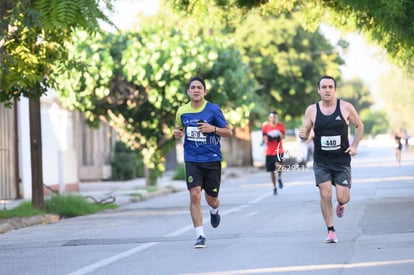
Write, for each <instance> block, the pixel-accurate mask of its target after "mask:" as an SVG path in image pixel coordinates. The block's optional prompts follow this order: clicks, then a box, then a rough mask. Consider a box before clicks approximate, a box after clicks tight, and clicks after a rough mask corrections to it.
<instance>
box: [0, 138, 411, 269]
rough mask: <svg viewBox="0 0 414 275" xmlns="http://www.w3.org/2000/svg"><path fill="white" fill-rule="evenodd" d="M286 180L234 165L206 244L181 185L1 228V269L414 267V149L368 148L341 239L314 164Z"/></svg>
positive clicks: (358, 161) (357, 163)
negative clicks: (275, 187)
mask: <svg viewBox="0 0 414 275" xmlns="http://www.w3.org/2000/svg"><path fill="white" fill-rule="evenodd" d="M283 178H284V182H285V188H284V189H283V190H280V191H279V194H278V195H277V196H274V195H273V192H272V187H271V184H270V177H269V175H268V174H267V173H266V172H264V170H255V169H239V170H237V169H236V170H234V174H233V177H227V178H226V179H225V180H224V181H223V184H222V188H221V191H220V192H221V193H220V197H221V208H220V211H221V215H222V222H221V224H220V226H219V227H218V228H216V229H213V228H212V227H211V226H210V224H209V214H208V208H207V207H206V206H205V207H204V214H205V215H204V217H205V219H204V223H205V233H206V234H207V247H206V248H204V249H194V248H193V244H194V242H195V239H196V236H195V233H194V230H193V228H192V225H191V219H190V216H189V212H188V204H189V203H188V193H187V191H182V192H178V193H173V194H168V195H164V196H159V197H154V198H152V199H149V200H147V201H142V202H139V203H129V204H126V205H123V206H122V207H121V208H120V209H117V210H115V211H114V210H111V211H108V212H105V213H99V214H95V215H90V216H84V217H78V218H72V219H67V220H62V221H59V222H57V223H53V224H43V225H36V226H31V227H26V228H22V229H18V230H14V231H9V232H6V233H4V234H1V235H0V274H5V275H6V274H17V275H20V274H30V275H32V274H42V275H49V274H51V275H52V274H53V275H56V274H73V275H74V274H100V275H102V274H111V275H112V274H145V275H147V274H157V275H159V274H214V275H217V274H307V275H308V274H318V275H319V274H323V275H324V274H341V275H347V274H352V275H354V274H357V275H358V274H364V275H366V274H377V275H381V274H387V275H388V274H399V275H401V274H403V275H404V274H414V155H413V153H406V152H404V153H403V161H402V164H401V165H400V166H398V165H396V164H395V162H394V153H393V149H392V147H368V146H361V148H360V152H359V155H358V156H357V157H355V158H354V159H353V187H352V189H351V196H352V197H351V202H350V204H349V205H348V207H347V209H346V212H345V216H344V217H343V218H341V219H339V218H336V217H335V227H336V229H337V237H338V239H339V242H338V243H337V244H325V243H324V240H325V238H326V235H327V232H326V228H325V225H324V223H323V219H322V215H321V213H320V208H319V193H318V190H317V188H316V187H315V186H314V181H313V171H312V170H311V169H309V168H307V169H296V170H294V171H293V170H290V171H286V172H285V173H284V174H283ZM204 205H205V204H204Z"/></svg>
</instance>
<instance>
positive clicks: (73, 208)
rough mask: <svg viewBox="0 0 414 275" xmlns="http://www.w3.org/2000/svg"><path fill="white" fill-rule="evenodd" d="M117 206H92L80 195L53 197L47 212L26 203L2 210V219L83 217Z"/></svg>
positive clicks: (0, 212)
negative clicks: (55, 216)
mask: <svg viewBox="0 0 414 275" xmlns="http://www.w3.org/2000/svg"><path fill="white" fill-rule="evenodd" d="M116 207H117V206H116V205H115V204H92V203H90V202H89V201H87V199H86V198H85V197H83V196H80V195H64V196H63V195H53V196H52V197H50V198H48V199H46V200H45V210H39V209H37V208H33V205H32V203H31V202H29V201H26V202H23V203H21V204H19V205H18V206H17V207H15V208H13V209H10V210H1V211H0V219H4V218H15V217H32V216H36V215H44V214H57V215H60V216H64V217H75V216H83V215H88V214H93V213H97V212H99V211H102V210H105V209H113V208H116Z"/></svg>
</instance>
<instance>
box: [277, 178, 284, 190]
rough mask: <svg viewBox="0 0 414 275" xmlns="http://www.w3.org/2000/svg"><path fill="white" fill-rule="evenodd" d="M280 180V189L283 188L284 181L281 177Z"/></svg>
mask: <svg viewBox="0 0 414 275" xmlns="http://www.w3.org/2000/svg"><path fill="white" fill-rule="evenodd" d="M278 182H279V189H282V188H283V182H282V180H281V179H279V180H278Z"/></svg>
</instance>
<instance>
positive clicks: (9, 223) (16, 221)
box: [0, 214, 60, 234]
mask: <svg viewBox="0 0 414 275" xmlns="http://www.w3.org/2000/svg"><path fill="white" fill-rule="evenodd" d="M59 220H60V216H59V215H55V214H45V215H37V216H33V217H18V218H10V219H3V220H0V234H3V233H6V232H7V231H10V230H15V229H19V228H23V227H28V226H32V225H36V224H48V223H55V222H58V221H59Z"/></svg>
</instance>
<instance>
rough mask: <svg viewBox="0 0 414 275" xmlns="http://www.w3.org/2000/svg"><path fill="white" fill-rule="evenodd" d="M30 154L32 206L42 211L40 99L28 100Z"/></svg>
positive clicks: (43, 201)
mask: <svg viewBox="0 0 414 275" xmlns="http://www.w3.org/2000/svg"><path fill="white" fill-rule="evenodd" d="M29 123H30V154H31V164H32V165H31V166H32V206H33V207H34V208H37V209H41V210H43V209H44V208H45V200H44V194H43V165H42V126H41V116H40V98H30V100H29Z"/></svg>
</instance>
